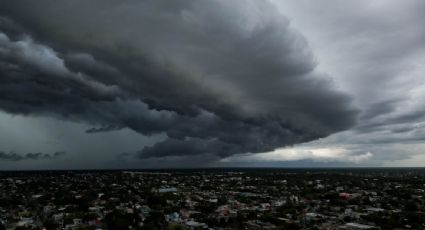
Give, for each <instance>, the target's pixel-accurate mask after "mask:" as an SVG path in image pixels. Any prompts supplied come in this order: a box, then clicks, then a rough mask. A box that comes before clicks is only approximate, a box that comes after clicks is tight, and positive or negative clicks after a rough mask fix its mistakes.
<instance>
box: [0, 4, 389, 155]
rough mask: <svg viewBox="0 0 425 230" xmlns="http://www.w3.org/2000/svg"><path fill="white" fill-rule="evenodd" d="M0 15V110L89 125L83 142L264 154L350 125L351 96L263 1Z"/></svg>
mask: <svg viewBox="0 0 425 230" xmlns="http://www.w3.org/2000/svg"><path fill="white" fill-rule="evenodd" d="M0 9H1V10H0V14H1V15H2V17H1V19H0V82H1V84H0V109H1V110H3V111H5V112H7V113H11V114H19V115H28V116H48V117H52V118H55V119H65V120H70V121H75V122H81V123H86V124H90V125H92V126H93V128H91V129H88V130H87V131H86V132H87V133H97V132H106V131H114V130H119V129H123V128H129V129H131V130H134V131H136V132H138V133H140V134H142V135H153V134H159V133H163V134H165V135H166V137H167V138H166V139H165V140H162V141H160V142H158V143H156V144H154V145H153V146H149V147H144V148H142V149H141V150H140V151H138V152H137V153H136V155H137V156H138V157H141V158H152V157H164V156H179V155H199V154H211V155H215V156H218V157H227V156H230V155H233V154H240V153H259V152H266V151H273V150H274V149H276V148H279V147H285V146H288V145H293V144H297V143H303V142H307V141H311V140H315V139H318V138H321V137H326V136H328V135H330V134H332V133H335V132H338V131H342V130H346V129H348V128H350V127H352V126H353V125H355V123H356V120H357V115H358V111H357V109H356V108H354V107H353V105H352V98H351V97H350V96H349V95H348V94H346V93H343V92H342V91H341V90H339V89H337V86H336V85H335V84H334V83H333V82H332V81H331V80H330V77H329V76H327V75H326V74H325V73H321V72H319V71H317V70H316V65H317V62H316V58H315V57H314V54H313V52H312V50H311V48H310V47H309V44H308V42H307V41H306V39H305V38H304V37H303V35H302V34H301V33H300V32H298V31H297V30H296V29H295V28H293V27H292V26H291V23H290V21H289V20H288V19H287V18H286V17H285V16H284V15H282V14H281V13H279V11H278V10H276V9H275V7H274V6H273V5H272V4H271V3H269V2H267V1H224V0H223V1H208V2H207V1H194V0H185V1H174V2H173V3H170V2H167V1H158V0H156V1H132V0H123V1H112V0H106V1H105V0H102V1H100V0H93V1H85V0H74V1H67V2H58V1H53V0H39V1H31V0H18V1H0ZM385 108H386V107H385V106H384V107H383V108H382V109H385ZM369 116H372V115H369ZM5 156H9V155H5ZM25 156H26V155H25ZM11 158H14V156H11ZM18 158H19V157H18Z"/></svg>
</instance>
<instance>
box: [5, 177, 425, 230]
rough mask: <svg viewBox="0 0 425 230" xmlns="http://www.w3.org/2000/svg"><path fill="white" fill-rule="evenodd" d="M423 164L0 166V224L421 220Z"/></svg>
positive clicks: (272, 224)
mask: <svg viewBox="0 0 425 230" xmlns="http://www.w3.org/2000/svg"><path fill="white" fill-rule="evenodd" d="M424 186H425V170H423V169H416V170H415V169H411V170H408V169H403V170H401V169H400V170H398V169H393V170H385V169H379V170H378V169H377V170H368V171H366V170H365V171H362V170H359V169H352V170H351V169H350V170H349V169H346V170H343V169H326V170H325V169H323V170H319V169H294V170H284V169H280V170H278V169H249V170H248V169H247V170H238V169H235V170H231V169H199V170H167V171H165V170H156V171H153V170H152V171H45V172H43V171H41V172H3V173H0V191H1V193H0V229H1V230H3V229H7V230H9V229H20V230H24V229H25V230H26V229H46V230H50V229H66V230H80V229H93V230H96V229H347V230H352V229H382V230H384V229H425V212H424V211H425V206H424V205H425V204H424V198H423V197H424V195H425V191H424V189H425V187H424Z"/></svg>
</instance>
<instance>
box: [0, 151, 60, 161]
mask: <svg viewBox="0 0 425 230" xmlns="http://www.w3.org/2000/svg"><path fill="white" fill-rule="evenodd" d="M65 155H66V152H55V153H53V154H48V153H25V154H18V153H15V152H10V153H5V152H3V151H0V161H23V160H54V159H58V158H61V157H63V156H65Z"/></svg>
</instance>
